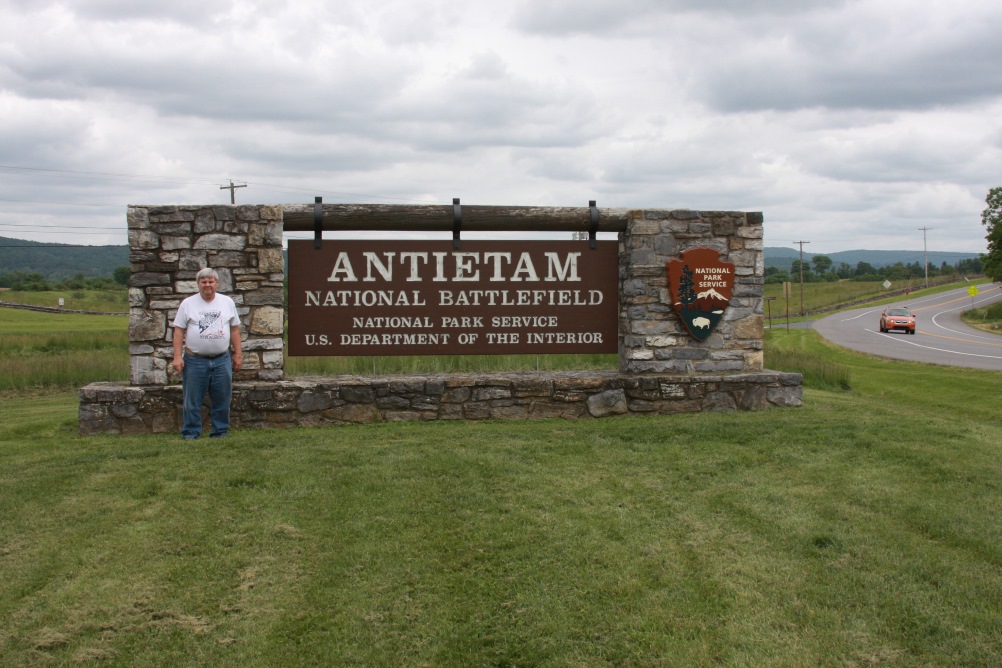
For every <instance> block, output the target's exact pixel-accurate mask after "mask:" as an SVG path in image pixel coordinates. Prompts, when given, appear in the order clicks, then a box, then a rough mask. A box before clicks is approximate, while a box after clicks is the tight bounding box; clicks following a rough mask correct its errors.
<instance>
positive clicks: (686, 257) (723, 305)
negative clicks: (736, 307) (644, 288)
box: [667, 248, 734, 341]
mask: <svg viewBox="0 0 1002 668" xmlns="http://www.w3.org/2000/svg"><path fill="white" fill-rule="evenodd" d="M667 270H668V292H669V293H670V294H671V299H672V308H673V309H674V311H675V313H677V314H678V317H679V319H680V320H681V321H682V324H683V325H685V329H686V331H688V332H689V334H690V335H692V337H693V338H695V339H697V340H699V341H705V340H706V339H707V337H709V336H710V334H711V333H712V332H713V330H714V329H715V328H716V327H717V324H718V323H719V322H720V320H721V319H722V318H723V317H724V311H725V310H726V309H727V306H728V304H730V303H731V296H732V295H733V294H734V265H733V264H732V263H730V262H722V261H721V260H720V253H719V252H718V251H716V250H713V249H712V248H694V249H692V250H688V251H686V252H684V253H682V255H681V257H680V259H678V260H671V261H669V262H668V266H667Z"/></svg>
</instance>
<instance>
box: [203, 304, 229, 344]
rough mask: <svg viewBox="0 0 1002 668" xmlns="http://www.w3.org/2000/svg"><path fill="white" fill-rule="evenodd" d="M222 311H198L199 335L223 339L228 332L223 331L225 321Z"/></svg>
mask: <svg viewBox="0 0 1002 668" xmlns="http://www.w3.org/2000/svg"><path fill="white" fill-rule="evenodd" d="M222 315H223V312H222V311H199V312H198V335H199V336H200V337H201V338H203V339H222V338H224V337H225V335H226V333H225V332H224V331H223V327H224V324H225V323H224V322H223V320H222Z"/></svg>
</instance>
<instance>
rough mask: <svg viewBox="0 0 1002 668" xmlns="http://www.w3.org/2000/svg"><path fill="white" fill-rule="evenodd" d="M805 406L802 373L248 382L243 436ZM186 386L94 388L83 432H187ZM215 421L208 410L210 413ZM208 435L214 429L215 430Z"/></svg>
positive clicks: (241, 397)
mask: <svg viewBox="0 0 1002 668" xmlns="http://www.w3.org/2000/svg"><path fill="white" fill-rule="evenodd" d="M801 403H802V394H801V381H800V374H790V373H779V372H774V371H768V372H762V373H754V374H734V375H705V376H702V377H699V378H693V377H691V376H661V375H637V374H621V373H617V372H615V371H608V372H592V371H589V372H565V373H538V372H537V373H521V374H479V375H441V376H394V377H381V378H363V377H355V376H350V377H338V378H299V379H296V380H286V381H278V382H271V383H268V382H240V383H236V384H235V386H234V392H233V412H232V426H233V428H235V429H248V428H275V427H319V426H325V425H339V424H351V423H374V422H402V421H420V420H483V419H542V418H573V419H577V418H585V419H588V418H604V417H610V416H615V415H627V414H635V415H638V414H642V415H664V414H672V413H694V412H699V411H734V410H762V409H766V408H770V407H774V406H775V407H793V406H800V405H801ZM180 410H181V387H180V386H179V385H166V386H156V387H127V386H124V385H120V384H115V383H93V384H91V385H88V386H87V387H85V388H83V389H81V390H80V433H82V434H141V433H175V434H176V433H177V432H178V428H179V425H180ZM203 412H204V414H205V416H206V418H207V417H208V409H207V408H206V409H204V411H203ZM206 430H207V431H208V427H206Z"/></svg>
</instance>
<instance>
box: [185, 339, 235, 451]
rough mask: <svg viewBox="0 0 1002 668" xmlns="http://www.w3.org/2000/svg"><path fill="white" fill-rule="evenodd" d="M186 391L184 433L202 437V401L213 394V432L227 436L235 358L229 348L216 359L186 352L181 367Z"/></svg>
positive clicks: (211, 400)
mask: <svg viewBox="0 0 1002 668" xmlns="http://www.w3.org/2000/svg"><path fill="white" fill-rule="evenodd" d="M181 386H182V388H183V391H184V424H183V425H182V426H181V435H182V436H184V437H185V438H198V436H199V435H200V434H201V433H202V401H203V400H204V399H205V395H206V394H208V395H209V403H210V404H211V405H212V411H211V413H210V420H211V422H212V433H211V435H212V436H225V435H226V432H227V430H228V429H229V428H230V399H231V398H232V396H233V362H232V361H231V360H230V353H229V352H226V353H224V354H223V355H220V356H219V357H217V358H215V359H211V360H210V359H206V358H205V357H195V356H194V355H189V354H188V353H187V352H185V353H184V368H183V369H181Z"/></svg>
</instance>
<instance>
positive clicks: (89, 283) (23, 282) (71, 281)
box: [0, 266, 130, 292]
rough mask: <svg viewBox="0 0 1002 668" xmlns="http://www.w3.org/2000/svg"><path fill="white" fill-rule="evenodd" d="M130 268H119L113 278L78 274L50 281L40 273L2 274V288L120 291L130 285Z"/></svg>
mask: <svg viewBox="0 0 1002 668" xmlns="http://www.w3.org/2000/svg"><path fill="white" fill-rule="evenodd" d="M129 273H130V272H129V268H128V267H124V266H123V267H117V268H116V269H115V270H114V271H113V272H112V273H111V276H84V275H83V274H79V273H78V274H76V275H74V276H71V277H69V278H61V279H55V280H50V279H47V278H46V277H45V276H43V275H42V274H40V273H37V272H29V271H10V272H6V273H3V274H0V288H7V289H9V290H21V291H25V292H49V291H51V290H118V289H121V288H122V287H124V286H126V285H128V284H129Z"/></svg>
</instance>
